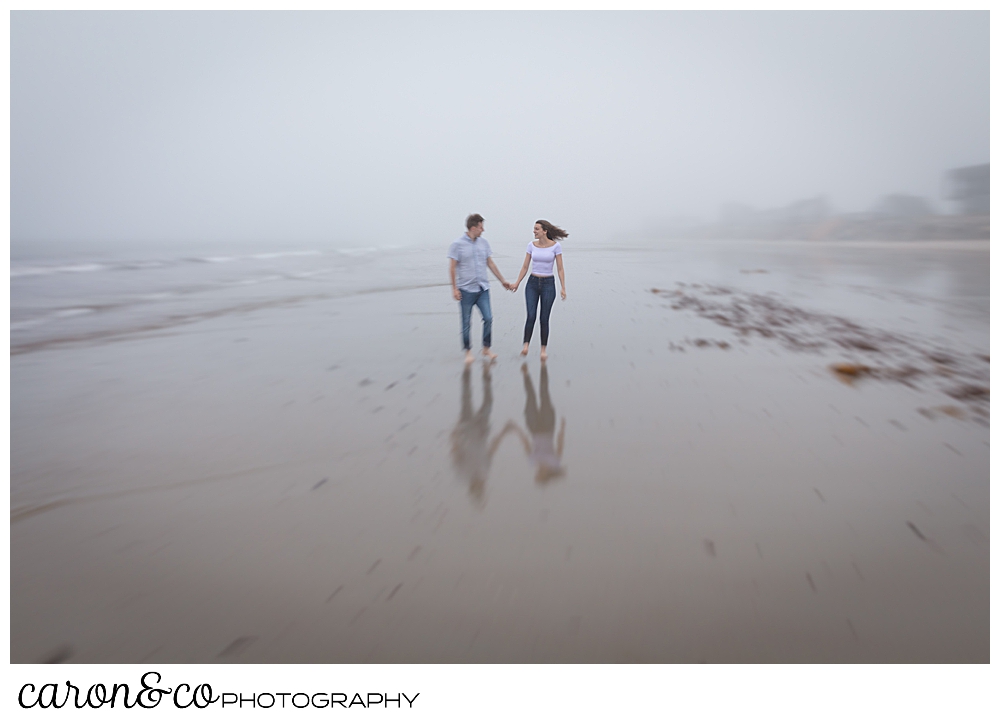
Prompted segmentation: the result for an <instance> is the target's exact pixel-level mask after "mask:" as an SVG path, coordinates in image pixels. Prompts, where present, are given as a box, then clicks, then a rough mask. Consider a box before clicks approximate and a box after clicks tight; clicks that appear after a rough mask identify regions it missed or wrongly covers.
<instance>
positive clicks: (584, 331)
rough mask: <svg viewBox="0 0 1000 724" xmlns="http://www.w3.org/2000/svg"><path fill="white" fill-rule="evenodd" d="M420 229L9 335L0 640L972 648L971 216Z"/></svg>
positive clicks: (160, 654)
mask: <svg viewBox="0 0 1000 724" xmlns="http://www.w3.org/2000/svg"><path fill="white" fill-rule="evenodd" d="M493 246H494V248H495V249H497V251H498V257H497V262H498V264H499V266H500V267H501V270H502V271H504V273H505V274H506V275H508V276H510V277H513V276H514V274H515V273H516V271H517V268H518V265H519V262H520V259H519V258H518V256H517V255H516V254H513V253H512V254H510V255H509V256H504V255H503V254H502V251H503V250H504V249H505V248H507V247H510V248H511V249H515V248H516V249H520V248H521V247H520V246H518V245H517V244H513V243H511V244H507V245H504V244H500V243H497V242H496V241H493ZM434 253H437V256H431V257H430V258H429V259H428V258H424V259H420V261H419V263H416V262H415V261H414V260H415V259H416V257H414V256H413V255H412V254H411V253H409V252H407V253H402V252H400V253H398V254H395V253H394V254H385V255H383V256H381V257H380V258H379V259H378V260H377V261H374V262H372V263H371V264H368V265H361V266H359V267H358V268H357V269H356V270H355V271H354V272H352V277H351V280H352V281H351V285H349V287H345V286H338V287H333V286H331V283H330V282H328V281H324V280H323V279H315V280H312V281H308V282H306V281H303V280H296V281H294V282H293V281H281V280H278V281H275V282H273V283H272V284H270V285H269V286H267V288H266V291H255V292H254V293H253V295H252V296H251V295H249V292H246V293H244V292H239V291H237V292H233V291H229V292H226V294H227V295H228V296H226V297H225V298H224V299H223V298H222V297H221V296H220V297H218V298H217V299H215V306H211V307H209V306H203V307H202V308H199V309H197V310H186V311H184V312H183V313H177V314H175V315H174V316H172V317H164V318H163V319H160V320H150V319H138V320H137V319H129V320H126V321H123V322H120V323H116V324H118V326H117V327H116V329H112V330H110V331H109V330H103V332H102V333H101V334H95V333H93V330H91V333H88V334H77V335H74V334H73V333H71V332H66V333H65V334H63V335H62V336H54V337H49V338H42V337H37V338H31V339H26V340H24V341H21V340H20V339H19V340H14V339H13V338H12V356H11V660H12V661H13V662H39V661H68V662H74V663H76V662H80V663H83V662H115V663H132V662H151V663H153V662H156V663H158V662H164V663H170V662H174V663H191V662H226V663H234V662H267V663H279V662H301V663H312V662H402V663H418V662H512V663H527V662H692V663H693V662H702V661H706V662H713V663H714V662H987V661H989V534H990V521H989V268H988V267H989V246H988V243H986V242H981V243H980V242H956V243H951V244H950V243H943V242H942V243H886V244H879V243H867V244H866V243H795V242H783V243H760V242H756V243H744V244H736V243H722V242H701V243H697V244H695V243H670V244H661V245H659V247H658V248H652V247H650V248H643V247H641V246H633V247H631V248H630V249H628V250H627V251H612V250H609V249H601V248H597V247H591V248H574V247H573V246H572V245H569V244H567V245H566V257H565V259H566V269H567V281H568V291H569V299H568V300H567V301H566V302H562V301H559V300H557V301H556V304H555V308H554V310H553V315H552V338H551V340H550V347H549V350H550V359H549V361H548V363H547V364H546V365H545V367H544V369H543V368H542V367H541V365H540V363H539V361H538V358H537V352H538V347H537V335H538V332H537V330H536V333H535V335H536V336H535V341H534V343H533V345H532V351H531V355H530V356H529V358H528V360H527V365H526V367H525V368H522V360H521V358H520V357H518V355H517V352H518V351H519V348H520V338H521V328H522V325H523V294H522V293H518V294H517V295H512V294H510V293H507V292H505V291H504V290H503V289H502V288H501V287H500V286H499V284H498V283H495V284H494V286H493V290H492V297H493V308H494V314H495V325H494V348H495V349H496V351H497V352H498V353H499V354H500V357H499V359H498V361H497V362H496V363H495V364H494V365H492V366H490V367H486V366H484V364H483V363H482V362H481V361H477V362H476V363H475V365H474V366H473V367H472V368H471V369H469V370H467V371H466V370H465V368H464V367H463V365H462V362H461V360H462V353H461V350H460V341H459V318H458V311H457V309H456V306H457V305H456V304H455V302H454V301H452V300H451V299H450V296H449V290H448V288H447V286H446V285H444V284H443V282H444V281H445V280H446V274H445V270H446V266H445V260H444V253H445V248H444V247H442V248H441V249H439V250H435V251H434V252H431V254H432V255H433V254H434ZM12 294H13V293H12ZM240 295H243V296H240ZM15 301H16V300H15ZM474 314H477V313H474ZM475 319H476V321H474V324H473V338H474V340H477V341H478V339H479V329H480V327H479V321H478V318H477V317H476V318H475ZM116 330H117V331H116ZM98 331H101V330H98ZM477 346H478V345H477Z"/></svg>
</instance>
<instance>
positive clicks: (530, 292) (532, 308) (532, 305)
mask: <svg viewBox="0 0 1000 724" xmlns="http://www.w3.org/2000/svg"><path fill="white" fill-rule="evenodd" d="M539 299H541V301H542V320H541V322H542V346H543V347H545V346H546V345H548V343H549V314H550V313H551V312H552V303H553V302H554V301H555V300H556V278H555V277H536V276H534V275H531V276H529V277H528V282H527V283H526V284H525V285H524V301H525V302H526V303H527V305H528V321H526V322H525V323H524V343H525V344H527V343H528V342H530V341H531V333H532V332H534V331H535V315H536V314H537V313H538V300H539Z"/></svg>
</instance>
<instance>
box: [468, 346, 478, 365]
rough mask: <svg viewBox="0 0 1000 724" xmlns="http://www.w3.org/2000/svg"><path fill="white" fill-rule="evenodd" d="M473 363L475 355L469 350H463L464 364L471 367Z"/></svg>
mask: <svg viewBox="0 0 1000 724" xmlns="http://www.w3.org/2000/svg"><path fill="white" fill-rule="evenodd" d="M475 361H476V357H475V355H473V354H472V350H471V349H467V350H465V364H467V365H471V364H472V363H473V362H475Z"/></svg>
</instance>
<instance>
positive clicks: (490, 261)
mask: <svg viewBox="0 0 1000 724" xmlns="http://www.w3.org/2000/svg"><path fill="white" fill-rule="evenodd" d="M486 266H488V267H489V268H490V271H492V272H493V275H494V276H496V278H497V279H499V280H500V283H501V284H503V288H504V289H510V284H508V283H507V280H506V279H504V278H503V274H501V273H500V270H499V269H497V265H496V264H494V263H493V257H492V256H489V257H486Z"/></svg>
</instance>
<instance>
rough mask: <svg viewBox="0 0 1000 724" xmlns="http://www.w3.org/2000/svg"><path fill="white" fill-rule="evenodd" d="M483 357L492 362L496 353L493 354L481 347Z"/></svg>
mask: <svg viewBox="0 0 1000 724" xmlns="http://www.w3.org/2000/svg"><path fill="white" fill-rule="evenodd" d="M483 357H485V358H486V359H487V360H489V361H490V362H492V361H493V360H495V359H496V358H497V353H496V352H493V351H492V350H491V349H490V348H489V347H483Z"/></svg>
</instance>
